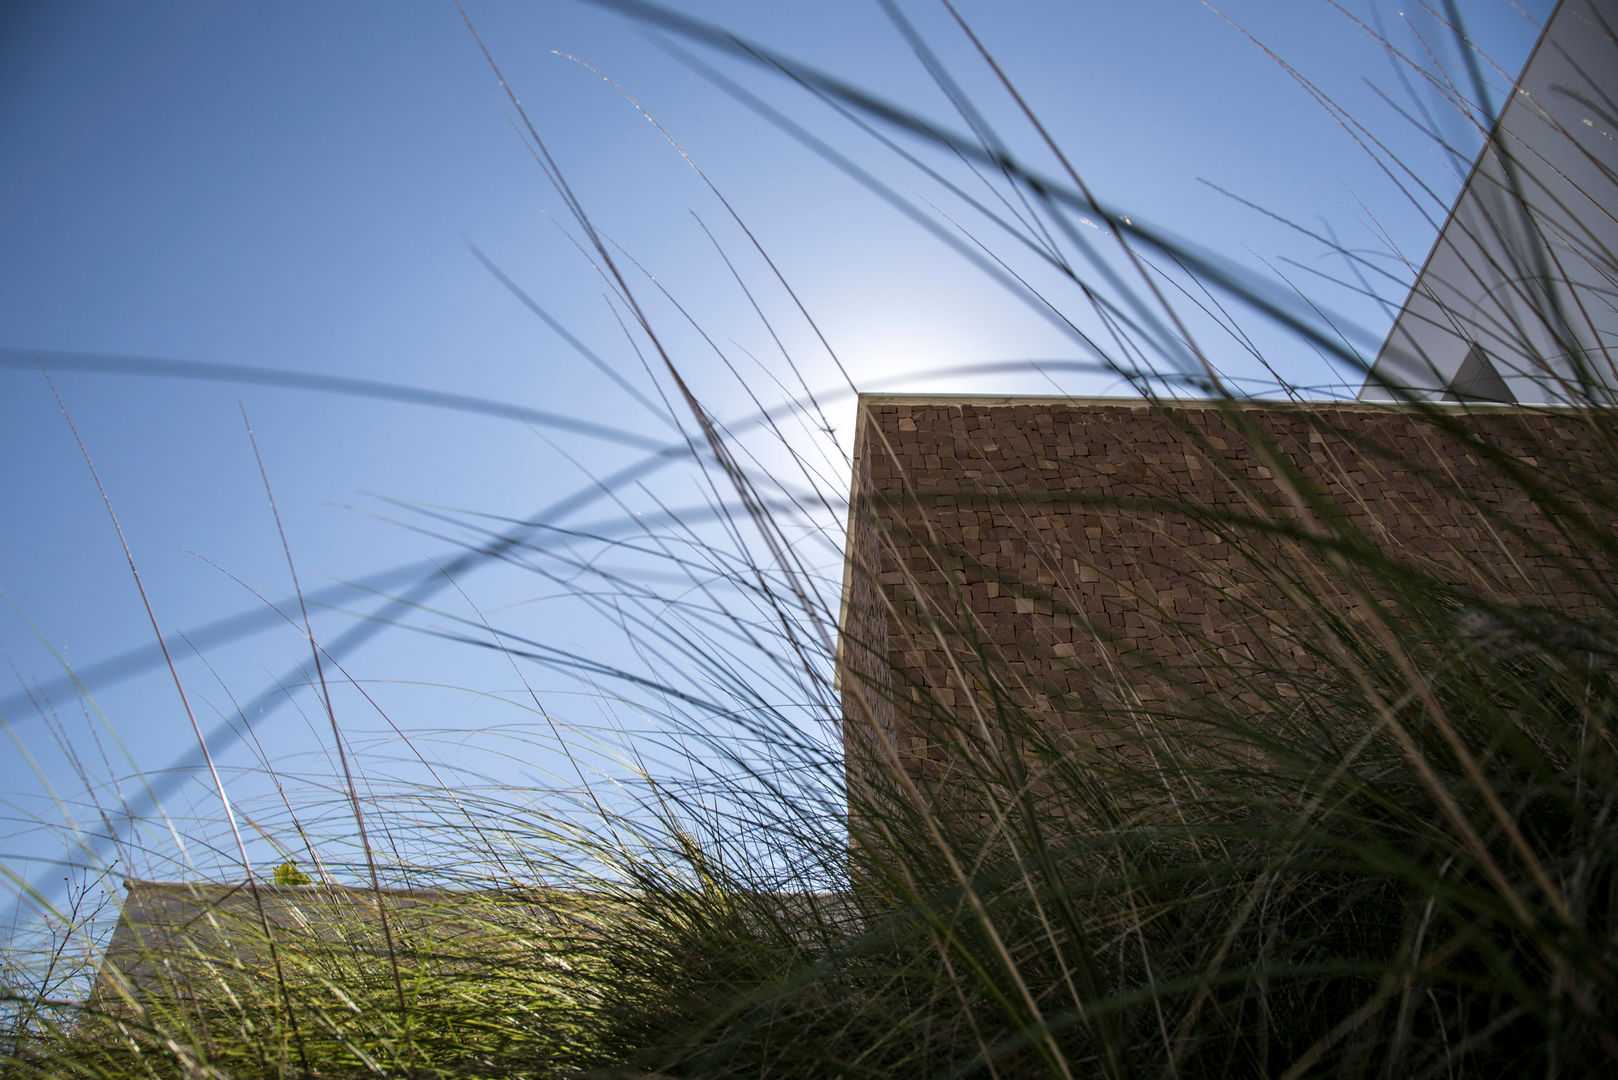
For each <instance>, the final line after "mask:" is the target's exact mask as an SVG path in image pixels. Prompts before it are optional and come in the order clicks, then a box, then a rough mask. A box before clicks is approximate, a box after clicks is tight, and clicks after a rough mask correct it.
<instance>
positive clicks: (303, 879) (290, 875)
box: [275, 859, 309, 885]
mask: <svg viewBox="0 0 1618 1080" xmlns="http://www.w3.org/2000/svg"><path fill="white" fill-rule="evenodd" d="M275 883H276V884H277V885H307V884H309V875H308V874H305V873H304V872H303V871H301V870H299V869H298V864H297V863H295V862H293V861H292V860H291V859H288V860H287V861H286V862H284V863H282V864H281V865H280V866H277V867H276V868H275Z"/></svg>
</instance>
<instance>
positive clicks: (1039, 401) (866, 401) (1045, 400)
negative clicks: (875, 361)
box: [859, 393, 1591, 412]
mask: <svg viewBox="0 0 1618 1080" xmlns="http://www.w3.org/2000/svg"><path fill="white" fill-rule="evenodd" d="M876 405H1007V406H1011V405H1062V406H1068V407H1078V408H1103V407H1105V408H1125V409H1162V408H1168V409H1228V408H1238V409H1265V410H1282V409H1297V410H1328V409H1331V410H1342V411H1345V412H1387V411H1390V410H1401V409H1414V408H1419V409H1432V410H1434V411H1444V412H1484V411H1487V412H1499V411H1502V410H1505V411H1510V412H1544V411H1548V410H1553V409H1554V410H1556V411H1567V410H1577V409H1587V408H1591V406H1577V405H1553V404H1544V403H1538V404H1508V403H1501V402H1493V401H1420V402H1399V401H1357V400H1354V399H1353V398H1329V399H1322V400H1319V401H1300V400H1298V399H1296V398H1143V397H1135V396H1114V397H1087V396H1075V397H1066V396H1062V395H1056V394H1051V395H1045V394H1027V395H1023V394H1011V395H991V394H926V393H911V394H875V393H862V394H860V395H859V406H860V408H861V409H866V408H870V407H871V406H876Z"/></svg>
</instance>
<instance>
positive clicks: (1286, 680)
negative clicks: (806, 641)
mask: <svg viewBox="0 0 1618 1080" xmlns="http://www.w3.org/2000/svg"><path fill="white" fill-rule="evenodd" d="M858 424H859V428H858V435H857V440H856V444H855V453H854V481H853V493H852V501H851V510H850V518H849V534H848V535H849V540H848V547H847V557H846V562H845V573H844V586H843V600H842V614H841V631H842V633H841V640H840V645H839V654H838V663H839V677H840V680H841V681H840V687H841V694H842V702H843V710H844V743H845V751H846V761H847V770H848V782H849V785H850V798H851V805H857V804H860V803H861V802H862V800H864V799H865V798H867V797H870V795H871V792H872V791H873V790H874V787H881V786H886V787H888V788H890V789H891V788H893V787H894V786H895V785H897V786H898V787H906V786H907V785H914V786H915V788H916V790H917V791H919V792H921V793H923V794H928V793H933V794H936V793H940V792H944V793H954V794H959V792H958V787H959V785H956V784H953V783H952V780H960V781H961V782H962V783H963V784H964V783H965V781H966V780H967V779H968V778H970V777H971V776H973V775H975V773H976V771H977V770H976V768H975V766H974V765H973V764H972V763H971V758H972V755H976V754H983V753H991V752H995V751H994V749H993V744H994V743H995V742H996V740H997V739H999V738H1000V737H1001V736H1000V735H999V734H998V733H999V732H1002V731H1003V730H1005V724H1004V723H1002V722H1001V721H1003V719H1004V717H1005V716H1006V715H1007V714H1008V712H1015V713H1016V714H1018V715H1019V716H1021V717H1025V718H1032V719H1033V720H1034V724H1033V725H1027V724H1024V725H1020V727H1019V730H1022V731H1024V732H1026V731H1028V730H1040V731H1043V732H1045V733H1047V734H1048V736H1049V742H1048V744H1047V745H1045V746H1043V747H1042V748H1040V752H1039V753H1036V754H1033V755H1032V757H1034V758H1038V757H1040V756H1041V755H1043V756H1044V757H1046V758H1047V759H1054V758H1064V759H1066V760H1069V761H1074V760H1077V761H1081V762H1091V763H1094V765H1095V766H1096V767H1097V768H1102V769H1104V768H1105V767H1106V765H1107V764H1108V763H1109V762H1116V761H1119V760H1122V759H1125V758H1130V757H1131V755H1134V756H1138V755H1140V754H1149V753H1150V752H1151V747H1152V745H1153V741H1154V740H1157V739H1161V738H1164V737H1169V736H1171V735H1173V734H1174V733H1177V732H1179V733H1183V732H1184V731H1185V730H1186V727H1187V725H1197V724H1206V723H1208V722H1209V721H1210V719H1212V720H1214V721H1216V722H1217V723H1220V724H1227V723H1237V724H1240V723H1259V724H1262V723H1264V722H1266V717H1272V716H1277V717H1278V716H1281V715H1283V714H1285V713H1286V712H1287V711H1288V710H1295V709H1306V708H1310V707H1312V703H1315V702H1318V701H1320V700H1321V699H1322V698H1323V696H1329V695H1330V694H1331V693H1332V690H1331V687H1330V686H1329V685H1328V681H1327V680H1328V679H1329V678H1341V677H1342V673H1343V672H1344V671H1345V670H1364V671H1365V672H1366V673H1367V674H1366V676H1365V677H1366V678H1372V679H1374V678H1375V677H1376V674H1375V672H1376V664H1377V663H1378V662H1379V661H1378V660H1377V657H1379V656H1380V655H1383V654H1385V653H1387V651H1388V648H1389V647H1388V645H1387V642H1386V641H1385V640H1384V638H1385V637H1386V635H1387V634H1388V633H1389V630H1388V623H1389V620H1390V619H1392V618H1394V617H1395V616H1396V615H1397V616H1398V617H1406V616H1408V617H1411V618H1419V619H1420V620H1423V623H1422V625H1424V626H1427V627H1428V628H1429V630H1428V632H1429V633H1430V634H1431V635H1434V636H1440V637H1441V636H1443V635H1446V634H1452V635H1458V636H1464V635H1467V634H1474V635H1477V634H1480V633H1481V634H1482V635H1483V636H1484V637H1487V636H1488V631H1487V630H1480V629H1479V627H1484V628H1487V627H1489V626H1492V625H1495V624H1494V623H1493V622H1491V620H1498V619H1500V618H1513V617H1515V616H1513V615H1511V613H1512V612H1529V611H1532V610H1534V609H1535V608H1544V609H1545V610H1553V611H1556V612H1560V613H1567V612H1575V613H1577V612H1581V611H1587V612H1589V613H1590V614H1591V615H1592V616H1593V615H1594V614H1595V613H1597V612H1599V611H1602V610H1606V611H1611V610H1614V607H1613V606H1612V605H1613V600H1614V595H1615V593H1614V584H1615V583H1614V581H1613V579H1612V574H1611V563H1610V562H1609V561H1607V559H1606V556H1605V554H1603V553H1601V552H1599V551H1598V550H1597V548H1598V547H1599V546H1600V539H1601V537H1600V530H1601V528H1602V526H1601V525H1600V524H1599V523H1600V522H1602V521H1605V520H1608V519H1609V517H1610V515H1608V516H1606V517H1604V516H1603V515H1602V513H1601V511H1600V509H1599V506H1598V505H1597V503H1598V502H1599V501H1600V497H1599V495H1598V494H1597V493H1596V492H1594V491H1591V490H1589V489H1588V487H1587V486H1585V487H1584V488H1583V489H1582V490H1581V485H1582V484H1584V481H1583V480H1580V479H1575V478H1591V477H1601V476H1609V475H1612V472H1611V462H1610V461H1609V457H1610V454H1611V452H1612V450H1613V445H1612V442H1611V439H1610V428H1611V425H1610V417H1608V416H1607V415H1605V414H1604V413H1595V412H1591V411H1588V410H1573V409H1538V410H1534V409H1527V408H1517V407H1488V406H1476V407H1471V408H1468V407H1464V406H1447V407H1446V406H1434V407H1395V406H1380V405H1369V404H1359V403H1327V404H1296V403H1262V402H1252V403H1237V402H1230V401H1220V402H1192V401H1159V402H1152V401H1147V400H1144V399H1064V398H1049V399H1035V398H1000V399H994V398H975V397H921V396H905V395H866V396H864V397H862V398H861V399H860V404H859V412H858ZM1587 500H1593V501H1587ZM1548 507H1549V508H1554V509H1555V510H1556V512H1555V513H1548V512H1547V508H1548ZM1592 530H1594V532H1592ZM1523 617H1524V618H1527V617H1528V616H1526V615H1524V616H1523ZM1440 645H1442V642H1439V643H1436V644H1435V648H1438V647H1439V646H1440ZM1001 749H1002V750H1003V749H1004V748H1003V747H1002V748H1001ZM1025 756H1027V755H1025ZM1039 783H1040V779H1039V777H1038V776H1037V775H1033V776H1030V777H1028V778H1027V785H1028V786H1029V788H1030V789H1031V790H1037V788H1038V786H1039ZM914 793H915V792H911V794H914Z"/></svg>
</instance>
